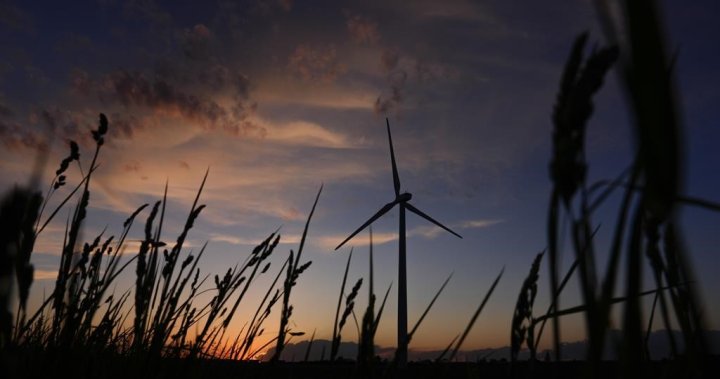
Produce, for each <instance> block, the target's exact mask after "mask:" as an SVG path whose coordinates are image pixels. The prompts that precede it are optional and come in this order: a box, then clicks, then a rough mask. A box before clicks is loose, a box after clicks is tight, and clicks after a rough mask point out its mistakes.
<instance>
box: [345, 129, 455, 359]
mask: <svg viewBox="0 0 720 379" xmlns="http://www.w3.org/2000/svg"><path fill="white" fill-rule="evenodd" d="M385 123H386V125H387V133H388V141H389V142H390V162H391V163H392V173H393V184H394V186H395V200H393V201H391V202H389V203H387V204H385V206H383V207H382V208H380V210H379V211H377V213H375V214H374V215H373V216H372V217H370V219H369V220H367V221H365V223H364V224H362V225H361V226H360V227H359V228H358V229H357V230H355V231H354V232H353V233H352V234H350V236H349V237H348V238H346V239H345V240H344V241H342V242H341V243H340V244H339V245H338V246H337V247H336V248H335V250H337V249H339V248H340V247H342V246H343V245H344V244H345V243H346V242H348V241H349V240H350V239H351V238H353V237H355V235H357V234H358V233H360V232H361V231H362V230H363V229H365V228H366V227H368V226H369V225H370V224H372V223H373V222H374V221H375V220H377V219H378V218H380V217H381V216H382V215H384V214H385V213H387V212H388V211H390V210H391V209H392V208H393V207H395V206H396V205H398V206H399V208H400V225H399V229H400V230H399V238H398V244H399V263H398V326H397V333H398V335H397V363H398V365H399V366H400V367H405V365H406V363H407V344H408V340H407V275H406V267H405V246H406V245H405V210H406V209H407V210H409V211H410V212H412V213H415V214H416V215H418V216H420V217H422V218H424V219H426V220H428V221H430V222H432V223H433V224H435V225H437V226H439V227H441V228H443V229H445V230H447V231H448V232H450V233H452V234H454V235H456V236H457V237H459V238H462V236H460V235H459V234H457V233H455V232H453V231H452V230H450V228H448V227H446V226H445V225H443V224H441V223H439V222H438V221H436V220H435V219H433V218H432V217H430V216H428V215H427V214H425V213H424V212H423V211H421V210H419V209H417V208H415V207H414V206H413V205H412V204H410V203H409V201H410V199H412V194H410V193H408V192H403V193H400V176H399V175H398V170H397V164H396V163H395V151H394V150H393V143H392V135H391V134H390V121H388V119H387V118H386V119H385Z"/></svg>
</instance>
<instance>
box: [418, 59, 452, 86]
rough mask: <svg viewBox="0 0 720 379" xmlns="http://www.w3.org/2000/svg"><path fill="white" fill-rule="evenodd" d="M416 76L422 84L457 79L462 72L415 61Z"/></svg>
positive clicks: (437, 64)
mask: <svg viewBox="0 0 720 379" xmlns="http://www.w3.org/2000/svg"><path fill="white" fill-rule="evenodd" d="M414 69H415V76H416V77H417V79H418V80H419V81H420V82H426V81H431V80H436V79H446V80H450V79H457V78H458V77H459V76H460V71H459V70H458V69H456V68H452V67H448V66H445V65H442V64H439V63H431V62H423V61H420V60H417V61H415V67H414Z"/></svg>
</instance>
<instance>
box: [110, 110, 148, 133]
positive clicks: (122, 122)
mask: <svg viewBox="0 0 720 379" xmlns="http://www.w3.org/2000/svg"><path fill="white" fill-rule="evenodd" d="M109 121H110V123H111V126H112V129H113V131H112V133H113V134H114V135H117V136H119V137H122V138H132V137H133V135H134V134H135V131H137V130H141V129H145V127H146V126H145V125H144V124H143V123H141V122H140V120H138V119H137V117H135V116H134V115H132V114H126V113H119V112H113V113H112V114H111V115H110V120H109Z"/></svg>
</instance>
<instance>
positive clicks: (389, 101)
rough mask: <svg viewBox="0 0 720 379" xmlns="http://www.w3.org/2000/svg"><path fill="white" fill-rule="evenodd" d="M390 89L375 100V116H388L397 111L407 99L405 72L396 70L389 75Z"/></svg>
mask: <svg viewBox="0 0 720 379" xmlns="http://www.w3.org/2000/svg"><path fill="white" fill-rule="evenodd" d="M388 80H389V83H388V84H389V87H388V88H387V89H386V90H385V91H384V92H383V93H382V94H380V96H378V97H377V99H376V100H375V106H374V110H375V114H377V115H387V114H388V113H390V112H392V111H396V110H397V109H398V107H399V106H400V104H401V103H402V102H403V99H404V98H405V95H404V88H405V82H406V81H407V73H406V72H405V71H404V70H396V71H394V72H392V73H390V74H389V75H388Z"/></svg>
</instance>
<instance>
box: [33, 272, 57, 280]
mask: <svg viewBox="0 0 720 379" xmlns="http://www.w3.org/2000/svg"><path fill="white" fill-rule="evenodd" d="M57 274H58V272H57V270H38V269H36V270H35V272H33V279H34V280H55V279H57Z"/></svg>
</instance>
